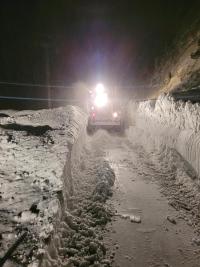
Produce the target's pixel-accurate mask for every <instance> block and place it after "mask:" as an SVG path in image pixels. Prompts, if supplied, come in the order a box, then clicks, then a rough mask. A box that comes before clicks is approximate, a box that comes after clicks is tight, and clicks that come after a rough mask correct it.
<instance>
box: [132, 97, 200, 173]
mask: <svg viewBox="0 0 200 267" xmlns="http://www.w3.org/2000/svg"><path fill="white" fill-rule="evenodd" d="M129 113H130V114H131V115H132V120H133V121H134V123H135V125H136V128H137V129H141V131H142V132H143V133H144V135H145V136H146V137H147V135H148V136H149V137H148V138H149V139H150V140H151V141H148V139H147V138H146V147H148V146H150V145H151V144H153V145H155V146H158V147H159V146H160V145H167V146H168V147H170V148H175V149H176V150H177V151H178V153H180V154H181V156H182V157H183V158H184V159H185V160H186V161H187V162H188V163H189V165H190V166H191V168H193V169H194V171H195V172H196V176H200V157H199V151H200V132H199V130H200V104H198V103H196V104H192V103H191V102H186V103H185V102H182V101H175V100H174V99H173V98H172V97H171V96H168V95H164V96H160V97H159V98H158V100H157V101H145V102H141V103H140V104H139V105H135V104H134V102H133V103H130V105H129ZM131 131H132V130H131V129H130V130H129V134H128V135H129V136H130V137H131V135H132V134H131ZM138 138H139V137H138ZM143 141H144V140H143Z"/></svg>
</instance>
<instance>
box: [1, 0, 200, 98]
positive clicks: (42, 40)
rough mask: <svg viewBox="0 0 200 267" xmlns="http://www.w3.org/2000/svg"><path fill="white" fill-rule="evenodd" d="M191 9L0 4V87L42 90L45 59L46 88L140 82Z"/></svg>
mask: <svg viewBox="0 0 200 267" xmlns="http://www.w3.org/2000/svg"><path fill="white" fill-rule="evenodd" d="M199 2H200V1H195V0H190V1H189V0H188V1H184V0H165V1H164V0H160V1H159V0H149V1H142V0H140V1H133V0H132V1H126V0H124V1H121V0H119V1H117V0H115V1H114V0H110V1H109V0H107V1H103V0H102V1H95V0H93V1H87V0H82V1H76V0H73V1H71V0H55V1H51V0H48V1H45V0H43V1H42V0H41V1H39V0H34V1H30V0H29V1H27V0H25V1H22V0H18V1H16V0H13V1H11V0H1V3H0V6H1V8H0V29H1V39H0V40H1V41H0V62H1V64H0V80H1V81H9V82H10V81H11V82H16V81H17V82H26V83H42V84H45V83H46V75H45V73H46V72H45V67H46V57H48V59H49V66H50V83H51V84H60V85H71V84H73V83H75V82H78V81H81V82H85V83H87V84H92V83H95V82H97V81H104V82H105V83H108V84H118V85H124V86H125V85H132V84H138V83H144V82H148V79H149V78H150V77H151V74H152V72H153V68H154V64H155V59H156V58H159V57H161V55H162V54H163V53H164V51H165V50H166V49H167V47H168V46H169V45H170V43H171V42H172V40H173V38H174V37H175V36H176V34H177V33H178V32H180V31H181V30H182V29H183V28H184V27H185V25H187V23H190V22H191V21H192V20H193V19H194V17H195V16H197V15H198V10H199V9H198V8H197V7H198V6H199ZM0 89H1V94H10V95H13V94H15V95H23V96H29V95H30V94H33V92H32V91H33V90H32V91H31V89H30V90H26V92H25V91H24V89H22V88H20V87H16V88H11V87H5V86H4V87H2V86H0ZM34 90H36V89H34ZM8 91H9V93H8ZM38 94H40V95H41V96H42V95H43V94H42V91H41V89H40V92H39V93H38V92H37V95H38Z"/></svg>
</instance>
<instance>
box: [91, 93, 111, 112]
mask: <svg viewBox="0 0 200 267" xmlns="http://www.w3.org/2000/svg"><path fill="white" fill-rule="evenodd" d="M107 103H108V96H107V94H106V93H102V94H98V95H97V96H96V97H95V99H94V104H95V106H97V107H99V108H101V107H104V106H105V105H106V104H107Z"/></svg>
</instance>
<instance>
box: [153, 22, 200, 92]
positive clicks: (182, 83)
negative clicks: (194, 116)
mask: <svg viewBox="0 0 200 267" xmlns="http://www.w3.org/2000/svg"><path fill="white" fill-rule="evenodd" d="M199 86H200V20H197V21H195V22H194V23H193V24H192V25H191V26H190V27H188V29H187V31H185V32H184V34H182V35H181V36H179V38H177V39H176V40H175V41H174V44H173V45H172V46H171V48H168V50H167V52H166V54H165V55H164V56H163V57H162V60H160V62H159V63H158V64H157V66H156V68H155V72H154V75H153V78H152V81H151V92H152V94H151V96H152V97H157V96H158V95H159V94H161V93H163V92H172V91H185V90H191V89H196V88H198V87H199Z"/></svg>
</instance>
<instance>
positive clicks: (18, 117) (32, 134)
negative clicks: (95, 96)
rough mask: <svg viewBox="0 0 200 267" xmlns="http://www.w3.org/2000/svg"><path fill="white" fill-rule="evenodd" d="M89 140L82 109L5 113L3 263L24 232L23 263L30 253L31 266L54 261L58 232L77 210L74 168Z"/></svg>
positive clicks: (0, 185) (0, 138) (0, 125)
mask: <svg viewBox="0 0 200 267" xmlns="http://www.w3.org/2000/svg"><path fill="white" fill-rule="evenodd" d="M85 136H86V115H85V114H84V113H83V112H82V111H81V109H79V108H78V107H73V106H68V107H65V108H56V109H52V110H38V111H20V112H15V111H6V112H0V150H1V155H0V158H1V161H0V165H1V167H0V170H1V174H0V191H1V192H0V196H1V203H0V209H1V211H2V210H3V211H4V214H5V215H4V216H3V217H1V219H0V227H1V228H0V229H1V237H2V240H1V241H2V242H1V243H2V246H1V250H0V254H1V257H2V256H3V255H4V254H5V252H6V251H7V248H9V247H10V246H11V245H12V244H13V241H14V240H15V239H16V238H18V237H20V235H21V234H22V233H23V232H24V229H27V230H28V235H27V237H26V239H25V240H24V241H23V243H22V245H21V247H20V252H19V253H20V255H19V257H20V259H21V260H22V261H23V260H26V259H25V257H26V255H27V253H28V251H34V253H32V254H33V256H32V257H33V258H32V260H31V262H32V263H30V264H29V266H34V267H37V266H43V264H42V262H43V260H42V259H44V258H52V257H53V255H54V254H55V251H56V250H55V249H53V246H55V240H54V239H56V238H57V240H58V236H57V237H56V229H57V228H58V227H59V226H60V224H61V223H62V217H63V213H64V212H65V211H66V210H69V209H70V207H71V205H72V198H73V178H72V172H71V170H72V165H73V164H74V165H76V166H77V164H78V163H79V160H80V159H79V158H80V155H81V149H82V147H83V145H84V142H85ZM8 203H9V205H8ZM6 214H8V215H6ZM19 229H21V230H19ZM30 240H31V242H30ZM35 255H37V257H35ZM29 257H30V256H29ZM38 258H40V259H41V260H42V261H40V260H38ZM49 262H51V261H49ZM10 264H11V263H10ZM9 266H13V265H12V264H11V265H9ZM48 266H53V265H52V262H51V264H50V263H49V265H48Z"/></svg>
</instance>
